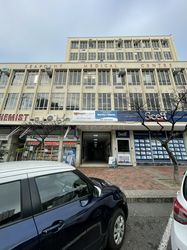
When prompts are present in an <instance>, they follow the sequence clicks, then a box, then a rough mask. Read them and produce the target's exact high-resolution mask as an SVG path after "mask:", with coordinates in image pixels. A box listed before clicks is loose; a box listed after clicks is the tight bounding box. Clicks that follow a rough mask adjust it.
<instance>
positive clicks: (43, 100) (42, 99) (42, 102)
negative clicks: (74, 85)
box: [35, 93, 49, 110]
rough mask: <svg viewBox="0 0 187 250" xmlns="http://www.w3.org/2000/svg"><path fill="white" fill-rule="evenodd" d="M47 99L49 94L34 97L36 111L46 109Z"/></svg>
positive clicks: (39, 94)
mask: <svg viewBox="0 0 187 250" xmlns="http://www.w3.org/2000/svg"><path fill="white" fill-rule="evenodd" d="M48 97H49V94H47V93H38V94H37V97H36V106H35V109H36V110H45V109H47V105H48Z"/></svg>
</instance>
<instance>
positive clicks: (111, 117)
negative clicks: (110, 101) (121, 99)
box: [95, 110, 118, 121]
mask: <svg viewBox="0 0 187 250" xmlns="http://www.w3.org/2000/svg"><path fill="white" fill-rule="evenodd" d="M95 119H96V120H99V121H118V118H117V111H107V110H106V111H95Z"/></svg>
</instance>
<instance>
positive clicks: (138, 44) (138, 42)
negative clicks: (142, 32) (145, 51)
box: [133, 40, 141, 49]
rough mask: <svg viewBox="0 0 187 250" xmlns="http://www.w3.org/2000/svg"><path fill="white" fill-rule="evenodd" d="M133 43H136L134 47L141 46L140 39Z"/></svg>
mask: <svg viewBox="0 0 187 250" xmlns="http://www.w3.org/2000/svg"><path fill="white" fill-rule="evenodd" d="M133 45H134V48H136V49H137V48H141V41H139V40H135V41H133Z"/></svg>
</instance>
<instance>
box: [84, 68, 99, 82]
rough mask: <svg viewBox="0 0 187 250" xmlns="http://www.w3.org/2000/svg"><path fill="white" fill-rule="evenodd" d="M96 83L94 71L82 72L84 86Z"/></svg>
mask: <svg viewBox="0 0 187 250" xmlns="http://www.w3.org/2000/svg"><path fill="white" fill-rule="evenodd" d="M95 83H96V71H95V70H84V72H83V84H84V85H95Z"/></svg>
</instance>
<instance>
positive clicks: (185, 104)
mask: <svg viewBox="0 0 187 250" xmlns="http://www.w3.org/2000/svg"><path fill="white" fill-rule="evenodd" d="M178 95H179V100H180V104H181V108H182V110H185V111H186V110H187V94H184V93H178Z"/></svg>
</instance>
